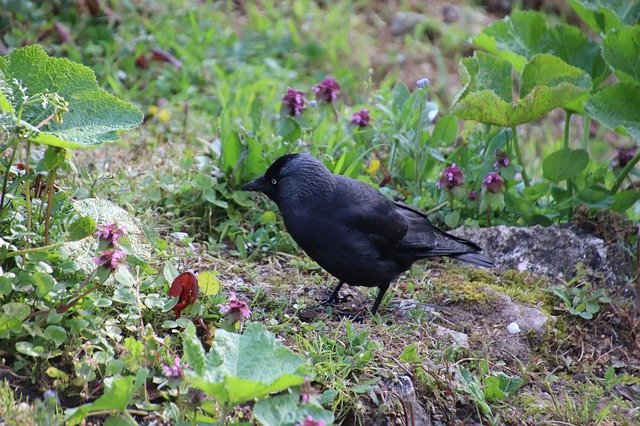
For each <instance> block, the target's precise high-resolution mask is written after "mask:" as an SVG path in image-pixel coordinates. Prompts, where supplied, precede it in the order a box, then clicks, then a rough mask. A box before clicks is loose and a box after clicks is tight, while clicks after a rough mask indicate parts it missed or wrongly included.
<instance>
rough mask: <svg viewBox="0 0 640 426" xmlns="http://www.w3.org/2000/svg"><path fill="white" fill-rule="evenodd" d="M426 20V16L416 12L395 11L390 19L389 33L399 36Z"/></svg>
mask: <svg viewBox="0 0 640 426" xmlns="http://www.w3.org/2000/svg"><path fill="white" fill-rule="evenodd" d="M426 20H427V16H426V15H423V14H421V13H416V12H397V13H396V14H395V15H393V19H392V20H391V34H393V35H394V36H399V35H402V34H407V33H410V32H411V31H413V29H414V28H415V27H416V26H417V25H419V24H422V23H423V22H425V21H426Z"/></svg>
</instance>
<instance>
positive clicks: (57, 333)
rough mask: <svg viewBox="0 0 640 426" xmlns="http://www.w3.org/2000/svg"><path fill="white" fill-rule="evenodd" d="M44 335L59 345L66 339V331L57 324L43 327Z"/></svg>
mask: <svg viewBox="0 0 640 426" xmlns="http://www.w3.org/2000/svg"><path fill="white" fill-rule="evenodd" d="M44 337H45V339H47V340H51V341H52V342H53V343H55V345H56V346H60V345H61V344H63V343H64V342H65V341H66V340H67V331H66V330H65V329H64V328H62V327H60V326H59V325H50V326H48V327H47V328H45V329H44Z"/></svg>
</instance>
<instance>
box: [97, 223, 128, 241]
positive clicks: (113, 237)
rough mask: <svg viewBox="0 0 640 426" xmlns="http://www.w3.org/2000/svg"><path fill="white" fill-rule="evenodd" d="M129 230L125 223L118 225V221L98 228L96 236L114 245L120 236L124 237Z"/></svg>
mask: <svg viewBox="0 0 640 426" xmlns="http://www.w3.org/2000/svg"><path fill="white" fill-rule="evenodd" d="M126 230H127V227H126V226H125V225H122V226H118V224H117V223H115V222H114V223H107V224H106V225H102V226H101V227H99V228H98V232H96V233H95V236H96V237H97V238H99V239H101V240H105V241H106V242H107V244H108V245H109V246H114V245H115V244H116V243H117V242H118V239H120V237H122V236H123V235H124V233H125V231H126Z"/></svg>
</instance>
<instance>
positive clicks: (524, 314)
mask: <svg viewBox="0 0 640 426" xmlns="http://www.w3.org/2000/svg"><path fill="white" fill-rule="evenodd" d="M483 291H484V292H485V293H487V294H488V295H489V296H490V297H491V298H492V304H495V307H494V310H493V312H494V314H493V315H492V318H491V319H492V321H493V322H494V324H496V325H502V326H503V327H507V326H508V325H509V324H511V323H513V322H515V323H517V324H518V327H519V330H521V331H523V332H524V333H527V332H529V331H532V332H534V333H535V334H536V335H538V336H541V335H543V334H544V333H546V330H547V328H546V326H547V321H548V320H549V318H548V317H547V316H546V315H545V314H544V313H542V311H540V310H539V309H536V308H534V307H532V306H527V305H524V304H522V303H518V302H514V301H513V300H512V299H511V297H509V296H508V295H506V294H504V293H501V292H499V291H496V290H494V289H492V288H490V287H485V288H484V289H483Z"/></svg>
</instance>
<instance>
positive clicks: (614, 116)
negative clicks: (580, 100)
mask: <svg viewBox="0 0 640 426" xmlns="http://www.w3.org/2000/svg"><path fill="white" fill-rule="evenodd" d="M638 105H640V84H635V83H618V84H614V85H612V86H609V87H606V88H604V89H602V90H600V91H599V92H596V93H594V94H592V95H591V97H589V100H588V101H587V104H586V105H585V110H586V111H587V112H588V113H589V114H590V115H591V116H592V117H593V118H595V119H596V120H598V121H600V122H601V123H602V124H604V125H605V126H607V127H610V128H612V129H624V130H625V131H626V132H627V133H629V135H631V137H632V138H633V139H635V140H636V142H640V108H638Z"/></svg>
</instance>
